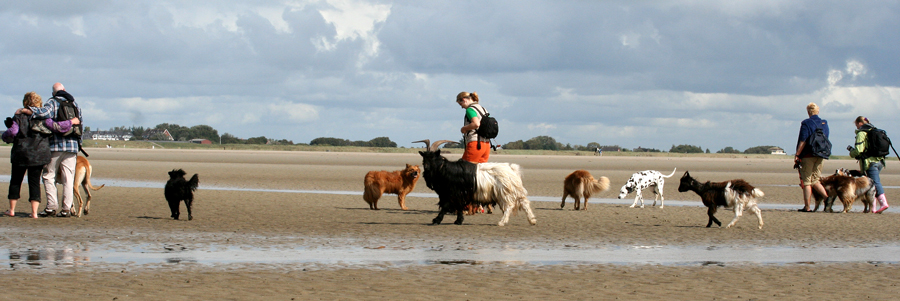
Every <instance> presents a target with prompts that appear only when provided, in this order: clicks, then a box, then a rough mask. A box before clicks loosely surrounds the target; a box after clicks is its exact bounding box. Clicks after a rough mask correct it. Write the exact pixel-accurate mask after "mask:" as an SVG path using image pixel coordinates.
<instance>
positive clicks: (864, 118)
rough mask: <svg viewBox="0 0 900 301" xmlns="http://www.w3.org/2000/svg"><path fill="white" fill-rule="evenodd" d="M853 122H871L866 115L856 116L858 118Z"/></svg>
mask: <svg viewBox="0 0 900 301" xmlns="http://www.w3.org/2000/svg"><path fill="white" fill-rule="evenodd" d="M853 123H862V124H869V123H870V122H869V118H866V117H864V116H859V117H856V120H855V121H853Z"/></svg>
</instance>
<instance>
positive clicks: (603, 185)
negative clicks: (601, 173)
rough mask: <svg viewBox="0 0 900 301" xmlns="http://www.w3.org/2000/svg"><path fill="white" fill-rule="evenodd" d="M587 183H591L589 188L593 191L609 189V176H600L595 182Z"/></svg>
mask: <svg viewBox="0 0 900 301" xmlns="http://www.w3.org/2000/svg"><path fill="white" fill-rule="evenodd" d="M588 185H591V188H592V189H591V190H593V192H603V191H606V190H607V189H609V178H607V177H600V178H599V179H597V180H596V182H594V183H590V184H588Z"/></svg>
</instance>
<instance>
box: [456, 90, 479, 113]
mask: <svg viewBox="0 0 900 301" xmlns="http://www.w3.org/2000/svg"><path fill="white" fill-rule="evenodd" d="M456 103H458V104H459V106H460V107H462V108H463V109H465V108H468V107H469V105H471V104H473V103H478V93H476V92H472V93H469V92H459V94H456Z"/></svg>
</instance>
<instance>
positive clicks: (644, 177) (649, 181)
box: [619, 168, 678, 209]
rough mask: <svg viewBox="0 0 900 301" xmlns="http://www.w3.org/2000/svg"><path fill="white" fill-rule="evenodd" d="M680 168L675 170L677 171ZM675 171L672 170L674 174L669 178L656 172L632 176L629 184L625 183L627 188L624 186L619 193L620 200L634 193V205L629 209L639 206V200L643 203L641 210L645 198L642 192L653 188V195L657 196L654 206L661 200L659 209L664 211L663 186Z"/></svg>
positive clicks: (643, 172)
mask: <svg viewBox="0 0 900 301" xmlns="http://www.w3.org/2000/svg"><path fill="white" fill-rule="evenodd" d="M677 169H678V168H675V170H677ZM675 170H672V173H671V174H669V175H668V176H664V175H663V174H662V173H660V172H658V171H655V170H645V171H640V172H636V173H634V174H633V175H631V178H630V179H628V182H627V183H625V186H622V190H621V191H620V192H619V199H623V198H625V196H627V195H628V194H629V193H632V192H634V194H635V196H634V204H631V206H630V207H629V208H634V206H636V205H637V203H638V200H640V201H641V208H644V197H643V196H642V195H641V191H643V190H644V189H646V188H647V187H653V193H654V194H655V195H656V198H655V199H653V206H656V200H657V199H659V200H660V202H659V208H660V209H662V208H663V206H665V200H666V198H665V197H663V186H664V185H665V183H666V180H665V178H671V177H672V175H674V174H675Z"/></svg>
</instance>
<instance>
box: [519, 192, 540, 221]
mask: <svg viewBox="0 0 900 301" xmlns="http://www.w3.org/2000/svg"><path fill="white" fill-rule="evenodd" d="M519 204H522V207H524V208H525V215H526V216H528V223H530V224H531V225H532V226H534V225H537V218H535V217H534V212H532V211H531V201H529V200H528V199H527V198H522V199H521V200H519Z"/></svg>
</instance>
